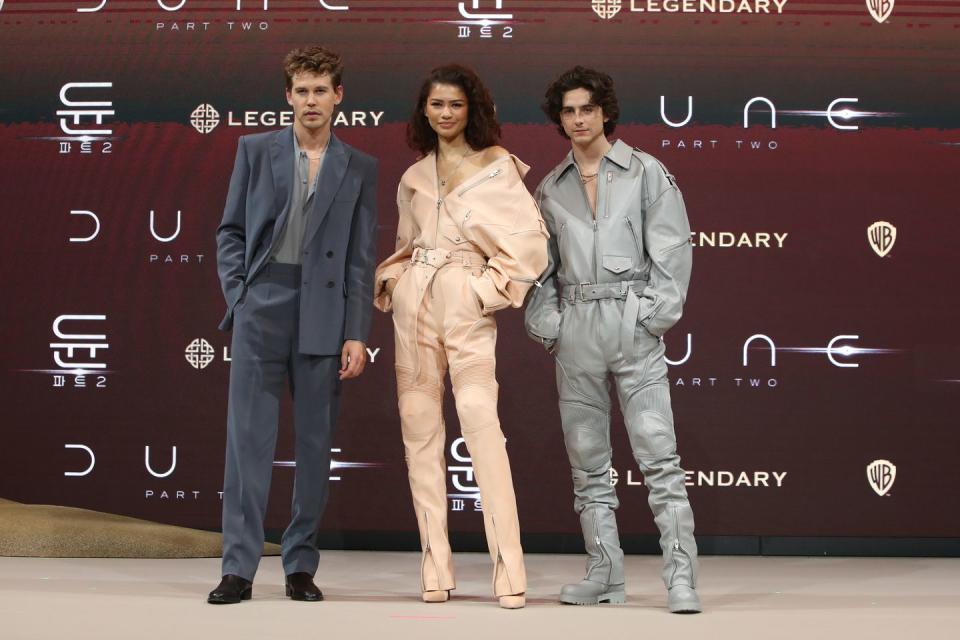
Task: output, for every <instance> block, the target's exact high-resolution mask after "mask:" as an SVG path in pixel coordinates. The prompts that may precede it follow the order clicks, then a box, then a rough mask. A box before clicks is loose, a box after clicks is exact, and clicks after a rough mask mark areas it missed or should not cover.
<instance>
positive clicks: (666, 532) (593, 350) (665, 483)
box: [556, 299, 697, 589]
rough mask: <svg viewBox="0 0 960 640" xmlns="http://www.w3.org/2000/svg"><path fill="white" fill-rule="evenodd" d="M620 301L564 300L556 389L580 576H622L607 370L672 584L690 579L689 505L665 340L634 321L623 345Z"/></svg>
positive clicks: (610, 579) (614, 579) (693, 549)
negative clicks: (582, 552) (582, 555)
mask: <svg viewBox="0 0 960 640" xmlns="http://www.w3.org/2000/svg"><path fill="white" fill-rule="evenodd" d="M623 307H624V301H623V300H621V299H606V300H590V301H578V302H571V301H569V300H564V301H563V303H562V320H561V324H560V337H559V339H558V341H557V349H556V363H557V388H558V390H559V394H560V418H561V422H562V425H563V436H564V441H565V444H566V448H567V454H568V456H569V458H570V466H571V467H572V471H573V489H574V494H575V499H574V509H575V510H576V512H577V513H578V514H579V515H580V523H581V526H582V528H583V538H584V543H585V545H586V549H587V553H588V556H589V557H588V561H587V575H586V579H588V580H592V581H595V582H601V583H605V584H622V583H623V581H624V577H623V550H622V549H621V548H620V538H619V535H618V533H617V521H616V516H615V515H614V510H615V509H616V508H617V507H618V506H619V504H620V503H619V501H618V500H617V494H616V490H615V489H614V487H613V485H612V484H611V482H610V467H611V459H610V454H611V450H610V383H609V378H610V376H611V375H612V377H613V380H614V383H615V384H616V388H617V395H618V396H619V400H620V407H621V410H622V411H623V415H624V422H625V423H626V427H627V434H628V436H629V438H630V446H631V449H632V450H633V457H634V458H635V459H636V461H637V464H638V465H639V466H640V471H641V472H642V473H643V476H644V482H645V484H646V486H647V489H648V490H649V498H648V502H649V504H650V510H651V511H652V512H653V515H654V521H655V523H656V525H657V528H658V529H659V530H660V547H661V548H662V549H663V561H664V562H663V581H664V584H665V585H666V587H667V588H668V589H669V588H670V587H671V586H674V585H678V584H685V585H688V586H690V587H696V575H697V543H696V541H695V540H694V537H693V528H694V522H693V511H692V510H691V508H690V503H689V501H688V500H687V491H686V487H685V486H684V480H685V475H684V471H683V469H682V468H681V467H680V456H678V455H677V443H676V436H675V434H674V430H673V411H672V410H671V408H670V386H669V383H668V381H667V364H666V361H665V360H664V346H663V342H662V341H660V340H659V339H658V338H656V337H654V336H652V335H651V334H649V333H648V332H647V330H646V329H645V328H644V327H643V326H641V325H638V326H637V329H636V335H635V339H634V344H633V349H632V351H633V352H632V353H627V354H624V353H622V352H621V346H620V345H621V339H620V337H621V324H622V319H623V310H624V309H623ZM628 348H629V347H628Z"/></svg>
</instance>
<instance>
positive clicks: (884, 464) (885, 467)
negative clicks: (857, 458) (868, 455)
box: [867, 460, 897, 496]
mask: <svg viewBox="0 0 960 640" xmlns="http://www.w3.org/2000/svg"><path fill="white" fill-rule="evenodd" d="M896 479H897V467H896V466H894V464H893V463H892V462H890V461H889V460H874V461H873V462H871V463H870V464H868V465H867V482H869V483H870V487H871V488H872V489H873V490H874V491H876V492H877V495H878V496H885V495H887V494H888V493H889V492H890V489H892V488H893V481H894V480H896Z"/></svg>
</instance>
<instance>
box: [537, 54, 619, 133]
mask: <svg viewBox="0 0 960 640" xmlns="http://www.w3.org/2000/svg"><path fill="white" fill-rule="evenodd" d="M574 89H586V90H587V91H589V92H590V100H591V101H592V102H593V103H594V104H595V105H597V106H598V107H600V109H602V110H603V117H604V118H607V121H606V122H604V123H603V135H605V136H609V135H610V134H611V133H613V130H614V129H616V128H617V120H618V119H619V118H620V103H619V102H618V101H617V92H616V91H614V90H613V78H611V77H610V76H609V75H607V74H606V73H604V72H602V71H597V70H596V69H588V68H586V67H581V66H579V65H578V66H576V67H574V68H573V69H568V70H567V71H564V72H563V73H561V74H560V75H559V76H558V77H557V79H556V80H554V81H553V83H551V84H550V86H549V87H547V91H546V93H544V96H543V97H544V101H543V104H542V105H540V108H541V109H543V112H544V113H545V114H547V117H548V118H550V120H552V121H553V123H554V124H555V125H557V130H558V131H559V132H560V135H562V136H563V137H564V138H568V139H569V138H570V136H568V135H567V132H566V131H564V130H563V124H562V123H561V122H560V111H561V110H562V109H563V95H564V94H565V93H566V92H567V91H573V90H574Z"/></svg>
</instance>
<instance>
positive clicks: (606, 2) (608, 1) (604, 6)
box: [590, 0, 623, 20]
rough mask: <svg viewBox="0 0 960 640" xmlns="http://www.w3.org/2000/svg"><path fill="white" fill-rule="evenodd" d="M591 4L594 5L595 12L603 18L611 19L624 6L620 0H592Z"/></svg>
mask: <svg viewBox="0 0 960 640" xmlns="http://www.w3.org/2000/svg"><path fill="white" fill-rule="evenodd" d="M590 5H591V6H592V7H593V12H594V13H595V14H597V15H598V16H600V18H601V19H602V20H609V19H610V18H612V17H613V16H615V15H617V14H618V13H620V9H622V8H623V3H622V2H621V1H620V0H591V2H590Z"/></svg>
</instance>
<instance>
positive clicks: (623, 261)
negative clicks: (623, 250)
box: [603, 256, 633, 273]
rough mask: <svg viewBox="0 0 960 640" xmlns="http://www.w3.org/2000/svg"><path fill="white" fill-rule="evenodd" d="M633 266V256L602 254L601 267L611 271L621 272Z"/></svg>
mask: <svg viewBox="0 0 960 640" xmlns="http://www.w3.org/2000/svg"><path fill="white" fill-rule="evenodd" d="M632 266H633V258H627V257H625V256H603V268H604V269H606V270H607V271H612V272H613V273H623V272H624V271H626V270H627V269H629V268H631V267H632Z"/></svg>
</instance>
